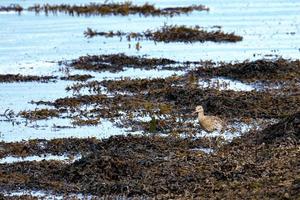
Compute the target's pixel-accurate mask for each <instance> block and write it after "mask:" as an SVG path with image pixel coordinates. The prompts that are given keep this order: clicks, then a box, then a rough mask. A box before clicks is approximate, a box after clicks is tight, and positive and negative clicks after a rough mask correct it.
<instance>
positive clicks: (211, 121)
mask: <svg viewBox="0 0 300 200" xmlns="http://www.w3.org/2000/svg"><path fill="white" fill-rule="evenodd" d="M196 113H198V120H199V124H200V126H201V128H202V129H203V130H205V131H206V132H208V133H211V132H213V131H222V132H223V127H224V122H223V121H222V120H221V119H220V118H219V117H216V116H205V115H204V109H203V107H202V106H197V107H196V109H195V111H194V112H193V114H196Z"/></svg>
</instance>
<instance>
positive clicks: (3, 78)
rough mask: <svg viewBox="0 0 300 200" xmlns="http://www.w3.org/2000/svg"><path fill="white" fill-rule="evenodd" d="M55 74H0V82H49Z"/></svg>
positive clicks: (53, 79) (54, 77)
mask: <svg viewBox="0 0 300 200" xmlns="http://www.w3.org/2000/svg"><path fill="white" fill-rule="evenodd" d="M56 78H57V77H56V76H31V75H28V76H26V75H21V74H0V83H4V82H6V83H7V82H32V81H37V82H49V81H55V79H56Z"/></svg>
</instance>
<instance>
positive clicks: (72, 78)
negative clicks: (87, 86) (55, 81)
mask: <svg viewBox="0 0 300 200" xmlns="http://www.w3.org/2000/svg"><path fill="white" fill-rule="evenodd" d="M91 78H94V76H92V75H90V74H84V75H80V74H75V75H69V76H65V77H61V80H68V81H82V82H84V81H87V80H89V79H91Z"/></svg>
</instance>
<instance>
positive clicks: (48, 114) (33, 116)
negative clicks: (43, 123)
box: [19, 109, 60, 120]
mask: <svg viewBox="0 0 300 200" xmlns="http://www.w3.org/2000/svg"><path fill="white" fill-rule="evenodd" d="M59 114H60V111H59V110H55V109H40V110H38V109H36V110H33V111H22V112H20V113H19V115H20V116H22V117H24V118H26V119H29V120H41V119H49V118H53V117H59Z"/></svg>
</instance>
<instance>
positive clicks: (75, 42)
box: [0, 0, 300, 141]
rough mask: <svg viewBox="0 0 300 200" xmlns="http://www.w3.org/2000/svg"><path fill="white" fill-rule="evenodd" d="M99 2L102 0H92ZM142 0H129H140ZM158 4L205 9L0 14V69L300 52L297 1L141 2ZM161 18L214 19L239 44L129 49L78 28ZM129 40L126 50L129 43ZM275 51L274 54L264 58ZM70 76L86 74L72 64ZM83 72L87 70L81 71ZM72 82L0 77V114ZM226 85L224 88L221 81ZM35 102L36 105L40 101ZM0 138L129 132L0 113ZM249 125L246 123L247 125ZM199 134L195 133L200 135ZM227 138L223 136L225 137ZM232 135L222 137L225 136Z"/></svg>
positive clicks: (149, 24)
mask: <svg viewBox="0 0 300 200" xmlns="http://www.w3.org/2000/svg"><path fill="white" fill-rule="evenodd" d="M95 2H103V1H95ZM144 2H145V1H142V0H138V1H134V3H137V4H143V3H144ZM147 2H149V3H154V4H155V5H156V6H158V7H169V6H172V7H175V6H189V5H192V4H199V3H201V4H204V5H206V6H208V7H209V8H210V11H209V12H205V11H204V12H193V13H192V14H190V15H181V16H175V17H172V18H171V17H139V16H138V15H131V16H104V17H101V16H92V17H84V16H82V17H72V16H68V15H65V14H58V15H52V14H50V15H49V16H45V15H44V14H40V15H36V14H34V13H29V12H23V13H22V14H21V15H18V14H17V13H12V12H10V13H0V27H1V29H0V38H1V40H0V74H5V73H14V74H17V73H21V74H28V75H29V74H30V75H59V76H62V75H63V73H62V72H60V71H59V68H60V67H59V66H58V64H57V61H61V60H70V59H75V58H77V57H79V56H83V55H87V54H90V55H92V54H111V53H126V54H128V55H147V56H148V57H166V58H171V59H174V60H178V61H186V60H193V61H198V60H213V61H244V60H245V59H250V60H254V59H258V58H262V57H264V56H266V55H270V54H272V55H274V54H278V55H281V56H282V57H284V58H291V59H297V58H299V56H300V47H299V44H300V36H299V33H300V15H299V14H298V13H299V10H300V1H298V0H286V1H282V0H274V1H269V0H262V1H258V0H254V1H253V0H252V1H250V0H233V1H231V2H230V3H228V2H226V1H224V0H214V1H211V0H203V1H200V2H199V1H196V0H192V1H179V0H170V1H154V0H151V1H147ZM12 3H18V4H21V5H22V6H25V7H27V6H32V5H33V4H35V3H41V4H43V3H50V4H59V3H61V1H60V0H51V1H50V0H49V1H48V0H26V1H18V0H2V1H1V2H0V5H9V4H12ZM63 3H70V4H85V3H87V2H86V1H84V0H67V1H64V2H63ZM164 23H167V24H169V25H172V24H173V25H174V24H177V25H188V26H194V25H199V26H201V27H205V28H207V29H211V28H212V26H215V25H221V26H222V30H223V31H224V32H235V33H236V34H238V35H241V36H243V37H244V39H243V41H242V42H238V43H214V42H205V43H193V44H185V43H168V44H166V43H156V44H155V43H154V42H152V41H141V42H140V43H141V46H142V48H141V49H140V50H139V51H138V50H136V49H135V48H134V46H135V43H136V42H135V41H131V42H128V41H126V40H125V39H123V40H122V41H120V39H119V38H104V37H95V38H91V39H87V38H84V36H83V32H84V31H85V30H86V29H87V27H90V28H92V29H96V30H98V31H110V30H113V31H118V30H121V31H124V32H131V31H134V32H141V31H144V30H146V29H156V28H158V27H160V26H162V25H164ZM129 44H131V48H129V47H128V45H129ZM271 57H274V56H271ZM71 73H72V74H77V73H81V74H85V73H86V72H84V71H78V70H74V71H71ZM88 73H90V72H88ZM183 73H184V72H181V71H179V72H174V71H168V70H163V71H157V70H149V71H147V70H139V69H126V70H125V71H122V72H119V73H110V72H103V73H100V74H99V73H95V72H93V73H90V74H92V75H94V76H95V78H94V80H99V81H101V80H104V79H120V78H121V77H130V78H156V77H167V76H171V75H173V74H177V75H180V74H183ZM71 84H73V82H71V81H57V82H55V83H47V84H46V83H1V84H0V114H3V113H4V111H5V110H7V109H10V110H12V111H14V112H15V113H18V112H19V111H21V110H28V109H35V107H36V106H35V105H32V104H30V103H28V102H30V101H31V100H34V101H39V100H54V99H56V98H61V97H66V96H71V95H72V93H70V92H69V93H66V91H65V87H66V86H67V85H71ZM199 85H200V86H201V87H218V88H219V89H229V90H236V91H251V90H253V89H256V86H255V85H247V84H243V83H241V82H233V81H231V80H228V79H222V78H216V79H212V80H210V81H209V82H207V81H204V82H200V83H199ZM225 86H226V87H225ZM39 108H41V106H39ZM0 120H2V121H0V140H4V141H20V140H28V139H35V138H46V139H52V138H61V137H91V136H96V137H98V138H103V137H109V136H110V135H115V134H126V133H128V132H130V130H124V129H120V128H116V127H115V126H114V124H113V123H111V122H109V121H108V120H105V119H103V120H101V121H102V122H101V124H100V125H99V126H92V127H76V128H66V129H57V128H55V127H56V126H67V125H70V120H68V119H52V120H42V121H40V122H32V123H31V122H28V121H24V120H23V121H21V122H20V124H12V123H11V122H6V121H3V120H5V118H3V117H1V118H0ZM247 130H248V129H247ZM200 135H201V134H200ZM226 137H227V136H226ZM232 137H234V136H230V135H229V136H228V138H229V139H230V138H232Z"/></svg>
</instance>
